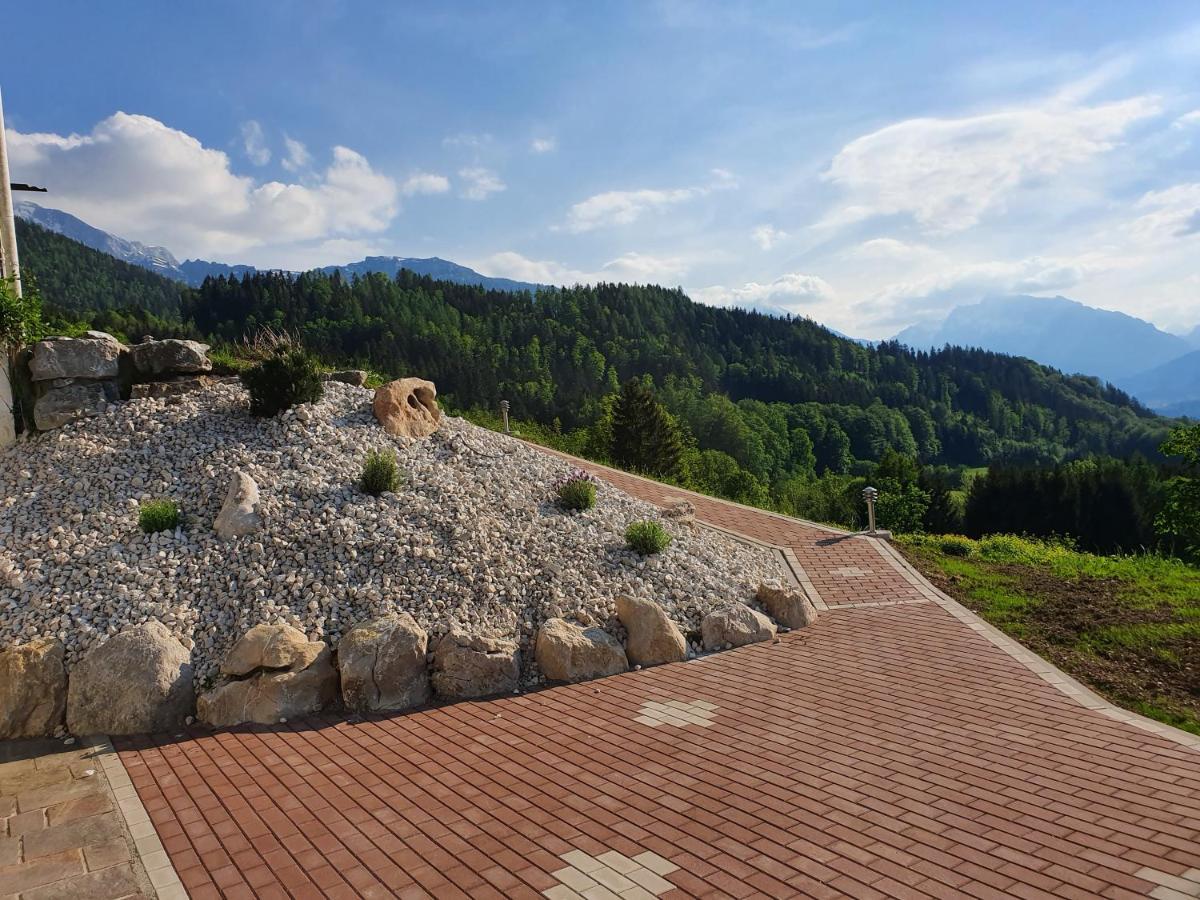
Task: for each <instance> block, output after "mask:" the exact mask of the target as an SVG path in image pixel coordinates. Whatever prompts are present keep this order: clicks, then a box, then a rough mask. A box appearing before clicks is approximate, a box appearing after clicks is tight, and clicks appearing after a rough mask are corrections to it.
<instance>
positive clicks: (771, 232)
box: [750, 225, 788, 250]
mask: <svg viewBox="0 0 1200 900" xmlns="http://www.w3.org/2000/svg"><path fill="white" fill-rule="evenodd" d="M750 236H751V237H752V238H754V243H756V244H758V246H759V247H761V248H762V249H763V250H770V249H771V248H772V247H774V246H775V245H776V244H778V243H780V242H781V241H785V240H787V236H788V233H787V232H786V231H780V230H779V229H778V228H776V227H775V226H774V225H759V226H758V227H757V228H755V229H754V231H752V232H751V233H750Z"/></svg>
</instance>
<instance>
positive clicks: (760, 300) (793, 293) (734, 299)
mask: <svg viewBox="0 0 1200 900" xmlns="http://www.w3.org/2000/svg"><path fill="white" fill-rule="evenodd" d="M689 294H690V296H691V297H692V299H694V300H699V301H700V302H701V303H707V304H708V305H709V306H758V307H774V308H777V309H781V310H784V311H786V312H791V313H803V312H806V311H807V310H808V309H810V308H811V307H813V306H815V305H819V304H822V303H828V302H831V301H833V300H836V299H837V294H836V293H835V292H834V290H833V286H832V285H830V284H829V282H828V281H826V280H825V279H824V278H821V277H820V276H818V275H805V274H803V273H801V272H789V273H787V274H784V275H780V276H779V277H778V278H776V279H775V280H774V281H770V282H767V283H766V284H760V283H758V282H757V281H750V282H747V283H746V284H744V285H742V286H741V287H734V288H729V287H722V286H720V285H713V286H712V287H706V288H700V289H698V290H694V291H690V292H689Z"/></svg>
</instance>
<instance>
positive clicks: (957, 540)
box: [937, 534, 975, 556]
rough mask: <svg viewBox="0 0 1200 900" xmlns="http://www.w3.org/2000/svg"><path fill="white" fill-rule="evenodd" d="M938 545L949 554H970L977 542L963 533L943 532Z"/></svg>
mask: <svg viewBox="0 0 1200 900" xmlns="http://www.w3.org/2000/svg"><path fill="white" fill-rule="evenodd" d="M937 546H938V549H939V550H941V551H942V552H943V553H945V554H946V555H947V556H970V555H971V553H972V552H974V550H975V542H974V541H973V540H971V539H970V538H969V537H963V536H962V535H961V534H943V535H942V536H941V537H939V538H938V539H937Z"/></svg>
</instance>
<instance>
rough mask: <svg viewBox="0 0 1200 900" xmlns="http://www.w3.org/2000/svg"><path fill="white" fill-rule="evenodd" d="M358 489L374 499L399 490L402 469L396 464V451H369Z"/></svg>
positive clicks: (359, 478)
mask: <svg viewBox="0 0 1200 900" xmlns="http://www.w3.org/2000/svg"><path fill="white" fill-rule="evenodd" d="M358 487H359V489H360V490H361V491H362V492H363V493H364V494H370V495H371V496H373V497H378V496H379V495H380V494H383V493H388V492H392V493H394V492H395V491H396V490H398V489H399V487H400V469H399V466H398V465H397V462H396V451H395V450H369V451H368V452H367V458H366V461H364V462H363V468H362V474H361V475H359V477H358Z"/></svg>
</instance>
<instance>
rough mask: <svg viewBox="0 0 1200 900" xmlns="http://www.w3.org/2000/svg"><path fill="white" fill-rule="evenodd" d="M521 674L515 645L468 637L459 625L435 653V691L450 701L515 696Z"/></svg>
mask: <svg viewBox="0 0 1200 900" xmlns="http://www.w3.org/2000/svg"><path fill="white" fill-rule="evenodd" d="M520 674H521V665H520V659H519V654H518V649H517V645H516V644H515V643H513V642H512V641H508V640H504V639H503V638H495V637H485V636H483V635H472V634H468V633H467V632H465V631H463V630H462V629H461V628H458V627H457V626H456V627H453V628H451V629H450V631H449V632H448V633H447V634H446V635H445V636H444V637H443V638H442V639H441V641H439V642H438V645H437V649H436V650H434V653H433V689H434V690H435V691H436V692H437V694H438V696H439V697H444V698H446V699H447V700H463V699H467V698H469V697H490V696H492V695H493V694H508V693H512V692H513V691H515V690H516V689H517V684H518V678H519V677H520Z"/></svg>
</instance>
